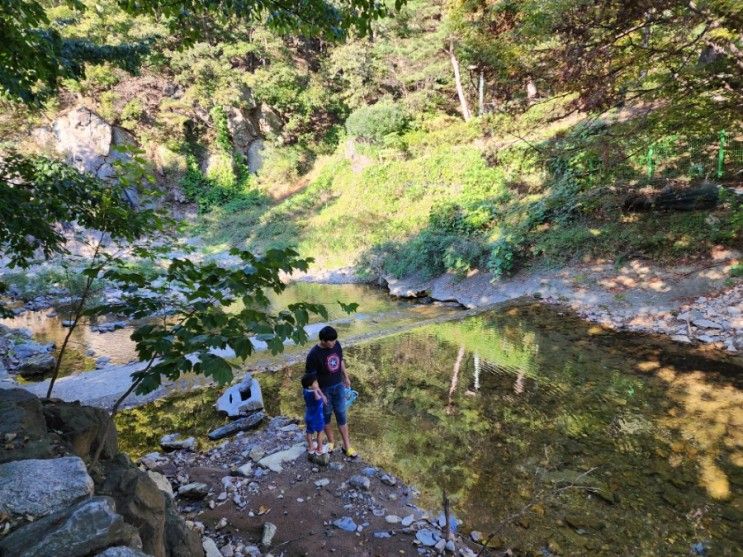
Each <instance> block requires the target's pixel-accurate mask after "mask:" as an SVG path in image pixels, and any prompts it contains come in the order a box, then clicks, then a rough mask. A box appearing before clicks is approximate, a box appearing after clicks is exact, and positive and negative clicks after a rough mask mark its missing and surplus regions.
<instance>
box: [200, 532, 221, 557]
mask: <svg viewBox="0 0 743 557" xmlns="http://www.w3.org/2000/svg"><path fill="white" fill-rule="evenodd" d="M202 545H203V546H204V553H205V554H206V557H222V553H221V552H220V551H219V548H218V547H217V544H216V543H214V540H213V539H211V538H206V537H205V538H204V539H203V541H202Z"/></svg>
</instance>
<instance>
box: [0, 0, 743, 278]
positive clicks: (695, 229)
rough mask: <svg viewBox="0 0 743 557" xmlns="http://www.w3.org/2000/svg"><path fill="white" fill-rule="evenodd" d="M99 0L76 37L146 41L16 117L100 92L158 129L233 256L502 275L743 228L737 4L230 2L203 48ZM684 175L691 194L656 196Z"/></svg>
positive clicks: (14, 133)
mask: <svg viewBox="0 0 743 557" xmlns="http://www.w3.org/2000/svg"><path fill="white" fill-rule="evenodd" d="M86 4H90V6H88V8H90V9H87V10H84V11H80V10H76V8H75V7H74V5H73V6H71V5H69V4H67V3H55V2H51V3H49V7H48V8H47V14H48V17H49V19H50V21H52V22H53V25H54V26H56V28H57V29H58V30H59V32H60V33H61V34H62V35H63V36H65V37H85V38H87V39H89V40H100V41H104V40H105V41H108V42H109V43H110V42H114V43H117V44H119V45H129V44H146V45H148V46H147V51H146V53H145V54H137V56H140V57H141V60H139V63H138V64H137V65H136V66H135V67H130V66H127V65H126V64H115V63H105V64H103V65H100V64H96V65H87V66H86V68H85V70H86V71H85V77H84V79H82V80H78V79H69V80H67V81H64V82H63V89H62V91H61V92H60V93H59V95H57V96H52V97H49V98H48V99H47V100H46V101H45V102H46V104H45V105H43V107H41V108H28V109H26V110H24V111H21V112H18V111H16V112H15V113H13V114H11V113H6V114H5V115H4V116H3V117H2V119H1V121H0V124H1V125H2V128H3V131H5V132H6V136H7V137H16V138H27V137H28V133H29V132H30V130H31V128H32V127H33V126H34V125H37V124H39V123H41V122H44V121H48V120H51V119H53V118H54V117H55V116H56V114H58V113H59V112H60V111H61V110H63V109H65V108H68V107H70V106H73V105H78V104H84V105H86V106H88V107H90V108H91V109H93V110H94V111H96V112H97V113H98V114H100V115H101V116H102V117H103V118H105V119H106V120H107V121H109V122H112V123H115V124H116V125H119V126H121V127H123V128H125V129H127V130H129V131H131V132H132V133H133V134H134V135H135V136H136V138H137V140H138V141H139V143H140V144H141V146H142V147H143V149H144V150H145V152H146V153H147V154H148V156H149V159H150V160H151V161H152V165H153V167H154V168H155V170H156V171H157V173H158V176H159V180H160V183H161V186H162V187H163V188H165V189H167V190H169V191H175V192H179V193H178V195H174V196H173V197H175V198H176V199H178V198H181V197H183V196H185V198H186V200H187V201H189V202H190V203H192V204H193V207H194V208H195V210H196V214H195V216H193V217H192V218H191V219H190V222H191V231H192V233H193V234H197V235H201V236H203V238H204V239H205V240H206V242H207V245H208V249H210V250H213V251H219V250H222V249H224V248H227V247H230V246H239V247H247V248H252V249H256V250H258V251H265V250H266V249H268V248H271V247H288V246H296V247H298V248H299V251H300V253H301V254H302V255H305V256H311V257H313V258H315V260H316V262H315V265H316V267H322V268H337V267H347V266H354V267H356V268H357V269H358V270H359V271H360V272H361V273H366V274H367V275H369V276H377V275H379V274H391V275H395V276H404V275H408V274H412V273H419V274H424V275H429V276H430V275H435V274H438V273H442V272H445V271H450V272H455V273H460V274H466V273H468V272H470V271H471V270H473V269H482V270H487V271H490V272H492V273H493V274H495V275H503V274H506V273H510V272H513V271H515V270H516V269H518V268H519V267H522V266H525V265H533V264H550V265H555V264H563V263H566V262H568V261H570V260H573V259H575V258H609V259H614V260H620V259H622V258H626V257H649V258H654V259H658V260H665V261H676V260H679V259H680V258H686V257H694V256H700V255H704V254H707V253H708V252H709V250H710V248H711V247H712V246H714V245H723V246H740V245H741V241H742V240H743V237H742V236H741V234H742V232H741V229H743V208H742V206H741V201H740V195H737V194H736V193H735V187H736V186H738V185H739V181H740V176H741V171H742V170H743V155H742V154H741V142H740V139H741V120H740V117H739V115H740V111H739V109H740V107H741V95H740V90H741V89H740V87H739V86H740V84H741V83H740V82H741V79H740V64H741V63H742V62H741V59H740V57H739V52H740V51H739V50H738V46H739V42H740V41H739V37H740V33H738V31H739V28H740V23H741V19H740V13H738V12H736V11H735V10H734V9H733V8H731V7H730V6H729V5H728V4H726V3H724V2H704V3H703V4H700V5H697V4H695V5H694V10H691V11H690V10H688V9H686V8H684V7H682V6H678V5H676V4H675V3H664V2H631V3H629V4H627V3H622V2H608V3H606V4H605V5H604V6H603V7H596V6H594V5H593V4H591V5H590V6H591V7H588V6H583V7H581V4H582V3H581V2H577V3H575V4H576V5H575V6H566V5H565V3H562V2H532V1H527V0H522V1H515V0H508V1H502V2H494V3H491V2H477V1H471V0H456V1H455V0H452V1H443V0H438V1H434V2H424V1H417V0H416V1H409V2H407V4H406V5H404V6H403V7H402V9H401V11H400V12H399V13H397V14H396V16H395V17H392V18H388V19H381V20H378V21H376V22H374V23H373V24H372V26H371V30H372V32H371V34H370V35H367V36H365V37H359V36H351V37H349V38H348V39H347V40H345V41H328V40H326V39H320V38H312V39H310V38H305V37H302V36H299V35H296V34H294V35H287V34H282V33H280V32H278V31H276V30H275V29H269V28H268V27H267V26H266V25H264V24H261V23H257V24H251V25H248V24H245V23H236V24H235V25H234V26H232V27H231V28H230V29H229V32H225V31H224V29H222V28H219V27H218V26H215V28H214V29H213V30H212V29H210V27H209V18H208V17H207V18H205V19H200V20H198V22H199V23H200V24H202V25H203V26H204V27H203V29H201V33H200V41H199V42H193V41H186V40H180V39H178V38H177V37H175V36H173V35H172V34H169V28H168V27H167V26H166V25H165V24H164V23H163V22H162V21H156V20H154V19H151V18H148V17H145V16H138V17H133V16H131V15H129V14H127V13H126V12H125V11H123V10H122V9H121V8H119V5H118V4H117V3H116V2H114V1H112V0H108V1H103V2H92V0H91V1H89V2H86ZM695 10H696V11H695ZM220 29H221V30H220ZM736 30H737V31H736ZM690 33H691V35H690ZM736 33H737V35H736ZM690 36H691V39H690ZM457 75H459V78H457ZM246 137H247V139H246ZM255 139H260V142H261V143H260V144H259V145H257V147H256V148H255V149H256V151H249V149H248V144H252V143H253V142H254V141H255ZM27 145H28V148H29V149H31V148H32V147H31V146H30V143H28V141H27ZM258 149H259V150H260V152H259V155H256V152H258ZM256 156H258V157H259V158H260V159H262V165H261V166H260V169H259V170H258V172H257V173H255V172H252V171H251V169H252V170H255V168H254V167H255V164H254V162H253V158H254V157H256ZM705 185H715V186H716V185H722V186H723V187H722V188H721V189H709V188H707V189H706V190H705V189H704V186H705ZM668 188H670V189H671V190H672V191H673V192H675V193H674V194H673V195H672V196H671V197H673V196H676V197H677V198H680V199H681V201H679V202H678V203H673V202H671V203H670V204H666V205H664V204H663V203H662V202H658V203H655V204H654V202H653V200H654V199H656V196H657V194H658V193H659V192H663V191H666V190H667V189H668ZM695 192H702V193H700V194H699V198H698V199H697V198H695V197H694V196H695V195H696V193H695ZM689 199H691V201H689ZM684 200H686V201H684ZM679 209H682V210H679Z"/></svg>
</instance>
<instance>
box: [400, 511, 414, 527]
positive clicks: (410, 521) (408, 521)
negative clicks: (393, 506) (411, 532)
mask: <svg viewBox="0 0 743 557" xmlns="http://www.w3.org/2000/svg"><path fill="white" fill-rule="evenodd" d="M413 521H415V516H414V515H412V514H409V515H408V516H406V517H405V518H403V519H402V520H401V521H400V524H402V525H403V526H405V527H406V528H407V527H408V526H410V525H411V524H413Z"/></svg>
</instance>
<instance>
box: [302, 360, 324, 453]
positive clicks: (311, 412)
mask: <svg viewBox="0 0 743 557" xmlns="http://www.w3.org/2000/svg"><path fill="white" fill-rule="evenodd" d="M302 394H303V395H304V408H305V409H304V423H305V425H306V427H307V429H306V434H307V458H308V459H309V460H310V461H313V462H315V461H320V460H322V459H323V445H322V432H323V430H324V429H325V410H324V408H323V407H324V405H325V404H327V403H328V399H327V398H325V395H324V394H323V393H322V391H321V390H320V385H319V384H318V382H317V375H315V374H313V373H306V374H304V376H303V377H302ZM313 435H314V436H315V440H314V441H313V439H312V437H313Z"/></svg>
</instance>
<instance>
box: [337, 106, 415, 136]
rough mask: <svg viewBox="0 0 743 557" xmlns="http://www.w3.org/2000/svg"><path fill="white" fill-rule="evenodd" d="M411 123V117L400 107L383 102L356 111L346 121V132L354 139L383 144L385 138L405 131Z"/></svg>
mask: <svg viewBox="0 0 743 557" xmlns="http://www.w3.org/2000/svg"><path fill="white" fill-rule="evenodd" d="M409 122H410V117H409V116H408V114H407V112H405V110H403V109H402V108H401V107H400V106H399V105H397V104H395V103H392V102H389V101H383V102H379V103H377V104H375V105H372V106H364V107H361V108H358V109H356V110H354V111H353V112H352V113H351V115H350V116H349V117H348V119H347V120H346V131H347V132H348V134H349V135H352V136H354V137H360V138H363V139H366V140H368V141H373V142H375V143H381V142H382V141H383V140H384V138H385V136H387V135H389V134H394V133H402V132H403V131H405V129H406V128H407V127H408V124H409Z"/></svg>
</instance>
